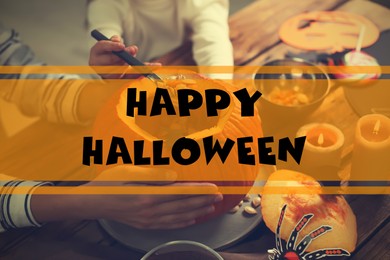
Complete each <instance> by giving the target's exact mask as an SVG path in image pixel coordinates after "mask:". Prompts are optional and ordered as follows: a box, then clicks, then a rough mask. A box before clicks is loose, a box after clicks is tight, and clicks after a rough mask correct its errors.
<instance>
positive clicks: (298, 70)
mask: <svg viewBox="0 0 390 260" xmlns="http://www.w3.org/2000/svg"><path fill="white" fill-rule="evenodd" d="M270 66H272V67H270ZM254 85H255V88H256V89H257V90H259V91H260V92H261V93H262V97H261V98H260V101H259V102H258V106H259V108H260V114H261V115H262V116H266V117H270V118H275V117H276V118H279V119H280V118H284V119H288V120H295V119H297V118H302V117H304V116H307V115H308V114H310V113H311V112H313V111H314V110H315V109H316V108H318V107H319V106H320V105H321V103H322V102H323V100H324V98H325V97H326V96H327V95H328V93H329V89H330V80H329V76H328V75H327V74H326V73H325V72H324V71H323V70H322V69H321V68H320V67H319V66H316V65H315V64H313V63H310V62H308V61H305V60H302V59H296V58H293V59H282V60H273V61H270V62H267V63H266V64H264V65H263V66H261V67H260V68H259V69H258V70H257V72H256V74H255V75H254Z"/></svg>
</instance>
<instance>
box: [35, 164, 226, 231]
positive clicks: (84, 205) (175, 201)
mask: <svg viewBox="0 0 390 260" xmlns="http://www.w3.org/2000/svg"><path fill="white" fill-rule="evenodd" d="M132 175H133V176H135V175H136V176H137V179H143V180H150V179H153V177H154V176H158V177H159V179H162V180H163V182H159V183H156V182H153V184H154V185H157V184H159V185H171V186H184V185H188V186H203V187H208V188H209V189H210V192H211V193H215V194H211V195H192V194H190V195H180V194H178V195H177V194H175V195H148V194H139V195H138V194H131V195H126V194H123V195H122V194H115V195H100V194H99V195H82V194H80V195H36V196H34V195H33V198H32V202H31V203H32V205H31V206H32V212H33V215H34V217H35V218H36V220H37V221H38V222H47V221H55V220H64V219H69V218H71V219H99V218H106V219H111V220H115V221H118V222H121V223H124V224H127V225H130V226H133V227H136V228H140V229H173V228H181V227H186V226H189V225H192V224H194V223H195V219H196V218H198V217H201V216H204V215H207V214H209V213H211V212H213V211H214V206H213V204H214V203H216V202H219V201H221V200H222V195H221V194H218V189H217V187H216V186H215V185H214V184H208V183H185V184H183V183H172V181H174V179H175V173H173V172H171V171H167V170H162V169H157V168H143V167H136V166H117V167H114V168H111V169H109V170H106V171H104V172H102V174H101V175H100V176H99V177H98V178H97V179H96V180H94V181H92V182H89V183H87V184H85V185H83V186H80V187H79V188H82V187H85V186H88V187H90V186H106V185H107V186H122V187H123V186H126V187H128V188H129V189H131V188H132V187H134V186H136V185H145V182H143V183H141V182H139V181H134V182H129V181H118V180H119V179H121V176H122V177H123V178H122V179H124V180H126V179H129V176H132ZM110 176H111V177H110ZM151 177H152V178H151ZM99 178H100V179H99ZM110 178H112V180H115V181H109V180H110ZM148 184H151V182H148ZM72 189H74V191H77V189H78V187H75V188H72ZM156 189H158V186H156ZM189 189H190V188H189ZM73 193H77V192H73ZM45 196H48V197H47V198H46V200H45V199H44V197H45ZM55 196H58V197H57V199H55V198H54V197H55ZM52 204H54V210H53V208H51V206H50V205H52ZM34 205H35V207H34ZM61 205H62V206H61ZM42 213H44V214H42Z"/></svg>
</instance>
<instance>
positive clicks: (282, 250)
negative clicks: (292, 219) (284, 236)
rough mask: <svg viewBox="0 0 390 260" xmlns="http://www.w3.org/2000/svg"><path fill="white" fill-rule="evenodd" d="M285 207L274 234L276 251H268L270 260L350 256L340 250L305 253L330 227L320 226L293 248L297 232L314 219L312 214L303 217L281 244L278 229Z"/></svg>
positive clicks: (301, 259)
mask: <svg viewBox="0 0 390 260" xmlns="http://www.w3.org/2000/svg"><path fill="white" fill-rule="evenodd" d="M286 208H287V205H284V206H283V208H282V211H281V212H280V217H279V222H278V226H277V228H276V232H275V240H276V249H275V248H274V249H271V250H269V253H271V254H272V256H271V255H270V256H268V258H269V259H270V260H279V259H280V260H315V259H321V258H323V257H326V256H350V253H349V252H348V251H346V250H344V249H341V248H324V249H319V250H316V251H313V252H310V253H306V252H305V250H306V248H307V247H308V246H309V245H310V243H311V242H312V241H313V240H314V239H316V238H318V237H320V236H322V235H324V234H325V233H327V232H329V231H331V230H332V227H331V226H321V227H319V228H317V229H316V230H314V231H312V232H311V233H310V234H308V235H306V236H305V237H304V238H303V239H302V240H301V241H300V242H299V244H298V245H297V246H295V242H296V239H297V237H298V234H299V232H301V230H302V229H304V227H305V226H306V225H307V224H308V223H309V222H310V219H311V218H313V217H314V214H306V215H304V216H303V217H302V218H301V220H300V221H299V222H298V224H297V225H296V226H295V228H294V229H293V230H292V231H291V234H290V237H289V239H288V241H287V243H286V244H282V240H281V238H280V227H281V226H282V222H283V218H284V214H285V212H286Z"/></svg>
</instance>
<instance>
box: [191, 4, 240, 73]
mask: <svg viewBox="0 0 390 260" xmlns="http://www.w3.org/2000/svg"><path fill="white" fill-rule="evenodd" d="M190 2H191V3H192V5H193V7H192V8H191V9H189V10H187V12H191V10H195V11H194V15H193V16H192V17H191V19H190V21H189V23H190V26H191V28H192V31H193V35H192V41H193V53H194V58H195V61H196V63H197V64H198V65H199V66H233V65H234V61H233V47H232V43H231V41H230V38H229V24H228V15H229V6H228V1H227V0H212V1H207V3H205V2H204V1H199V0H191V1H190ZM216 77H218V75H216Z"/></svg>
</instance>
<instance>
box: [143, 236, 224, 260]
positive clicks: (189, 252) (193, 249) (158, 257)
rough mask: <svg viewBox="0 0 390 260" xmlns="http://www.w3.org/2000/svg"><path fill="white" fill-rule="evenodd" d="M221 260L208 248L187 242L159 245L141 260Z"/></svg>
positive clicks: (220, 257)
mask: <svg viewBox="0 0 390 260" xmlns="http://www.w3.org/2000/svg"><path fill="white" fill-rule="evenodd" d="M175 259H186V260H198V259H199V260H223V258H222V256H220V255H219V254H218V253H217V252H216V251H214V250H213V249H211V248H210V247H208V246H206V245H204V244H201V243H198V242H195V241H188V240H178V241H172V242H168V243H165V244H162V245H159V246H157V247H155V248H153V249H152V250H150V251H149V252H148V253H147V254H146V255H144V256H143V257H142V258H141V260H175Z"/></svg>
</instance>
